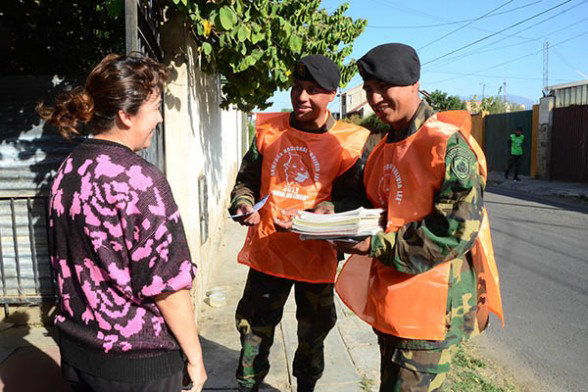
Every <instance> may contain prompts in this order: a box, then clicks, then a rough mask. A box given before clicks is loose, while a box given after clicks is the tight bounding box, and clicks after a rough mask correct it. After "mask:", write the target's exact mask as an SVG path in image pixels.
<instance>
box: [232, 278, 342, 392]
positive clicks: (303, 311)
mask: <svg viewBox="0 0 588 392" xmlns="http://www.w3.org/2000/svg"><path fill="white" fill-rule="evenodd" d="M292 286H294V294H295V298H296V319H297V321H298V333H297V334H298V349H297V350H296V354H295V355H294V362H293V365H292V369H293V374H294V377H296V378H297V379H298V390H299V391H301V390H312V387H314V384H315V383H316V381H317V380H318V379H319V378H320V377H321V376H322V374H323V369H324V367H325V362H324V356H323V341H324V340H325V338H326V337H327V334H328V333H329V331H330V330H331V329H332V328H333V327H334V326H335V321H336V320H337V314H336V312H335V301H334V295H333V286H334V285H333V284H332V283H307V282H297V281H294V280H290V279H283V278H278V277H275V276H271V275H267V274H264V273H262V272H259V271H256V270H254V269H249V275H248V276H247V283H246V285H245V291H244V293H243V298H241V301H239V305H238V306H237V312H236V316H235V318H236V323H237V330H238V331H239V333H240V335H241V347H242V349H241V355H240V357H239V365H238V368H237V381H238V382H239V384H240V385H242V386H246V387H248V388H251V389H253V390H255V388H256V387H257V386H258V385H259V384H261V382H262V381H263V379H264V378H265V376H266V375H267V373H268V371H269V368H270V364H269V361H268V357H269V350H270V347H271V345H272V343H273V341H274V331H275V328H276V325H278V323H279V322H280V320H281V319H282V313H283V311H284V304H285V303H286V300H287V299H288V296H289V295H290V290H291V288H292Z"/></svg>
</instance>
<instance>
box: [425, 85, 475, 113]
mask: <svg viewBox="0 0 588 392" xmlns="http://www.w3.org/2000/svg"><path fill="white" fill-rule="evenodd" d="M425 100H426V101H427V102H428V103H429V105H431V107H432V108H433V109H435V110H437V111H439V112H442V111H445V110H464V109H465V108H466V104H465V102H464V101H462V100H461V99H459V97H457V96H455V95H447V93H444V92H442V91H440V90H435V91H433V92H432V93H430V94H429V95H428V96H425Z"/></svg>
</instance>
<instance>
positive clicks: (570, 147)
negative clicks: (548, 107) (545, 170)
mask: <svg viewBox="0 0 588 392" xmlns="http://www.w3.org/2000/svg"><path fill="white" fill-rule="evenodd" d="M551 132H552V133H551V179H552V180H559V181H573V182H586V183H588V105H574V106H568V107H563V108H555V109H553V125H552V128H551Z"/></svg>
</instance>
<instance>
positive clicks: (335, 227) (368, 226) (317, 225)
mask: <svg viewBox="0 0 588 392" xmlns="http://www.w3.org/2000/svg"><path fill="white" fill-rule="evenodd" d="M382 211H383V210H382V209H381V208H374V209H366V208H363V207H360V208H358V209H356V210H352V211H346V212H339V213H336V214H315V213H312V212H307V211H299V212H298V214H297V215H296V216H295V217H293V218H292V232H294V233H298V234H300V238H302V239H352V238H358V237H366V236H368V235H373V234H376V233H378V232H380V231H382V228H381V227H380V226H379V221H380V216H381V214H382Z"/></svg>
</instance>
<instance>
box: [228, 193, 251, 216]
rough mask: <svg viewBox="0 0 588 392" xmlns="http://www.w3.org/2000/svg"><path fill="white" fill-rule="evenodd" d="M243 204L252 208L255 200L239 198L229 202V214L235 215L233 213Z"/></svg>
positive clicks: (245, 197)
mask: <svg viewBox="0 0 588 392" xmlns="http://www.w3.org/2000/svg"><path fill="white" fill-rule="evenodd" d="M243 204H247V205H250V206H252V207H253V206H254V205H255V200H254V199H253V198H252V197H249V196H239V197H238V198H236V199H235V200H233V201H232V202H231V206H230V207H229V213H230V214H231V215H235V213H236V212H237V207H239V206H240V205H243Z"/></svg>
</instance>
